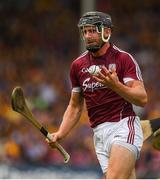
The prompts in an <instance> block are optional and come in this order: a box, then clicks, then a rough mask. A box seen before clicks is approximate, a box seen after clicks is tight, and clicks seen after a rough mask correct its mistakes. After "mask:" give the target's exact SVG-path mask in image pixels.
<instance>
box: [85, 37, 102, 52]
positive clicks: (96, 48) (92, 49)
mask: <svg viewBox="0 0 160 180" xmlns="http://www.w3.org/2000/svg"><path fill="white" fill-rule="evenodd" d="M104 44H105V42H103V41H102V40H101V41H100V42H99V43H97V45H92V44H89V45H86V49H87V50H88V51H90V52H93V53H95V52H97V51H99V50H100V49H101V48H102V47H103V46H104Z"/></svg>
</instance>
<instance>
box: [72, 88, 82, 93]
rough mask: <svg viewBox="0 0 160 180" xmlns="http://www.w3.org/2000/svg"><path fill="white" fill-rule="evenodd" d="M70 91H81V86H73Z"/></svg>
mask: <svg viewBox="0 0 160 180" xmlns="http://www.w3.org/2000/svg"><path fill="white" fill-rule="evenodd" d="M72 92H81V88H80V87H74V88H73V89H72Z"/></svg>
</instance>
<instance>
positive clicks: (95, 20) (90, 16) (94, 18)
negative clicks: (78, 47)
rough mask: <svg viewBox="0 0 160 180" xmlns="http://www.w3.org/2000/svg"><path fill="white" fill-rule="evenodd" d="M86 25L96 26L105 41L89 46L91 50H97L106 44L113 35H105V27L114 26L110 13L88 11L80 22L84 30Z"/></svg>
mask: <svg viewBox="0 0 160 180" xmlns="http://www.w3.org/2000/svg"><path fill="white" fill-rule="evenodd" d="M84 26H96V28H97V32H98V33H101V38H102V41H103V43H102V44H99V45H96V46H91V47H87V49H88V50H89V51H92V52H96V51H98V50H99V49H100V48H101V47H102V46H103V45H104V43H105V42H108V41H109V39H110V36H111V35H109V36H108V37H107V38H105V37H104V28H105V27H106V28H110V29H112V28H113V24H112V20H111V17H110V15H109V14H105V13H102V12H98V11H93V12H87V13H85V14H84V15H83V16H82V17H81V18H80V20H79V23H78V27H79V28H80V30H82V29H83V28H84Z"/></svg>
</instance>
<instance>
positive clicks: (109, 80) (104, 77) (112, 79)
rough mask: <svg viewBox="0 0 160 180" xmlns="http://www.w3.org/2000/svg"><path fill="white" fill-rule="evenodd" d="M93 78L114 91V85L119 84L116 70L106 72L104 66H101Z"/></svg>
mask: <svg viewBox="0 0 160 180" xmlns="http://www.w3.org/2000/svg"><path fill="white" fill-rule="evenodd" d="M93 78H94V79H96V80H97V81H98V82H100V83H101V84H104V85H105V86H107V87H108V88H111V89H114V87H115V86H116V84H118V83H119V79H118V76H117V73H116V69H115V68H112V69H111V70H108V69H107V68H106V67H105V66H103V67H102V69H101V71H100V72H98V73H97V75H94V76H93Z"/></svg>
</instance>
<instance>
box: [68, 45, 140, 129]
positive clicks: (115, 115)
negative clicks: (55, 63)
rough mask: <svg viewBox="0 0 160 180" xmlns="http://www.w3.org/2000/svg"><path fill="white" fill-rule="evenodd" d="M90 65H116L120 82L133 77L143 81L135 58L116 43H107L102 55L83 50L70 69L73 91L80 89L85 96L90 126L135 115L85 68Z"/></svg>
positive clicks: (116, 95) (129, 106) (125, 103)
mask: <svg viewBox="0 0 160 180" xmlns="http://www.w3.org/2000/svg"><path fill="white" fill-rule="evenodd" d="M92 65H98V66H100V67H101V66H106V68H108V69H110V68H112V67H114V68H116V72H117V75H118V77H119V81H120V82H121V83H123V84H125V83H127V82H128V81H130V80H133V79H134V80H141V81H142V76H141V72H140V69H139V66H138V64H137V63H136V61H135V60H134V58H133V57H132V56H131V55H130V54H129V53H127V52H124V51H122V50H120V49H118V48H117V47H116V46H115V45H110V47H109V49H108V50H107V51H106V53H105V54H104V55H103V56H100V57H93V56H92V54H91V53H90V52H88V51H86V52H85V53H83V54H82V55H81V56H80V57H78V58H77V59H76V60H74V61H73V63H72V65H71V70H70V78H71V82H72V91H73V92H81V93H82V95H83V97H84V98H85V100H86V104H87V109H88V116H89V119H90V123H91V127H96V126H97V125H98V124H101V123H103V122H117V121H120V120H121V119H122V118H125V117H127V116H135V113H134V111H133V108H132V104H131V103H129V102H128V101H126V100H125V99H124V98H122V97H121V96H120V95H118V94H117V93H116V92H114V91H112V90H111V89H109V88H107V87H106V86H104V85H103V84H101V83H99V82H97V81H96V80H95V79H94V78H93V77H92V75H91V74H90V73H89V72H88V68H89V67H90V66H92Z"/></svg>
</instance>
